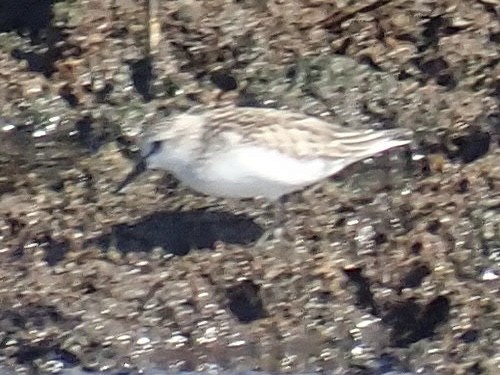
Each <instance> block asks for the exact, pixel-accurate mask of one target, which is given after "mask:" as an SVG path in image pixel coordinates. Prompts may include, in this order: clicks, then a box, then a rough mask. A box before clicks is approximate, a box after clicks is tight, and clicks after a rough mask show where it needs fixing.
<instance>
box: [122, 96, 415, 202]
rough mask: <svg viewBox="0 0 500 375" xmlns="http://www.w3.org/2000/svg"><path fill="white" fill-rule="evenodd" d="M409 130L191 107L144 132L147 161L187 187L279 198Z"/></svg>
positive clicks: (405, 138)
mask: <svg viewBox="0 0 500 375" xmlns="http://www.w3.org/2000/svg"><path fill="white" fill-rule="evenodd" d="M409 133H410V132H409V131H408V130H405V129H389V130H378V131H377V130H373V129H350V128H346V127H343V126H341V125H338V124H333V123H330V122H327V121H325V120H322V119H320V118H317V117H312V116H308V115H305V114H302V113H297V112H292V111H289V110H278V109H272V108H254V107H236V106H231V107H223V108H216V109H193V110H190V111H188V112H186V113H180V114H177V115H173V116H171V117H169V118H166V119H164V120H163V121H162V122H160V123H159V124H157V125H154V126H152V127H150V128H148V129H146V130H145V132H144V134H143V136H142V140H141V143H140V149H141V154H142V159H141V162H140V163H139V164H138V166H137V167H136V169H135V170H134V171H133V172H132V173H131V174H130V175H129V176H128V178H127V179H126V180H125V181H124V182H123V183H122V184H121V185H120V187H119V189H118V190H121V189H122V188H123V186H125V185H126V184H128V183H129V182H130V181H131V180H132V179H133V178H134V177H135V176H136V175H137V174H139V173H140V172H142V171H143V170H145V169H146V168H147V169H162V170H167V171H169V172H171V173H172V174H173V175H174V176H175V177H176V178H177V179H179V180H180V181H181V182H182V183H183V184H185V185H187V186H188V187H189V188H191V189H193V190H195V191H197V192H200V193H204V194H207V195H211V196H216V197H222V198H257V197H264V198H266V199H267V200H268V201H271V202H276V201H279V200H280V198H281V197H283V196H285V195H287V194H289V193H292V192H294V191H298V190H301V189H303V188H305V187H306V186H310V185H312V184H314V183H316V182H318V181H320V180H322V179H324V178H326V177H329V176H332V175H335V174H336V173H338V172H340V171H341V170H342V169H344V168H345V167H347V166H348V165H350V164H353V163H355V162H358V161H360V160H363V159H366V158H369V157H371V156H374V155H375V154H378V153H381V152H383V151H386V150H388V149H391V148H394V147H398V146H402V145H406V144H408V143H409V142H410V136H409Z"/></svg>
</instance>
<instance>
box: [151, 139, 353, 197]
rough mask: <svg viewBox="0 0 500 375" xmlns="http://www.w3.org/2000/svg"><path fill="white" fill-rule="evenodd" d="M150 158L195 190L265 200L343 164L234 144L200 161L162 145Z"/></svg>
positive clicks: (153, 163) (341, 162)
mask: <svg viewBox="0 0 500 375" xmlns="http://www.w3.org/2000/svg"><path fill="white" fill-rule="evenodd" d="M151 159H152V160H151V161H150V167H151V168H161V169H165V170H169V171H171V172H172V173H173V174H174V175H175V176H176V177H177V178H178V179H179V180H181V181H182V182H183V183H184V184H186V185H187V186H189V187H190V188H192V189H194V190H196V191H199V192H202V193H205V194H208V195H213V196H218V197H225V198H253V197H258V196H261V197H265V198H267V199H269V200H276V199H278V198H279V197H281V196H282V195H285V194H288V193H291V192H293V191H296V190H299V189H301V188H303V187H305V186H308V185H311V184H313V183H314V182H316V181H319V180H321V179H323V178H325V177H328V176H330V175H331V174H334V173H336V172H337V171H338V170H340V169H342V168H343V167H344V163H343V161H342V159H339V160H332V159H326V158H311V159H298V158H295V157H292V156H289V155H286V154H284V153H281V152H279V151H277V150H272V149H269V148H265V147H260V146H255V145H241V146H238V147H234V148H232V149H229V150H226V151H224V152H220V153H217V154H212V155H211V156H210V157H208V158H207V159H205V160H203V161H199V160H196V159H194V158H192V157H189V156H188V155H187V153H186V152H183V151H182V150H181V149H179V148H175V147H172V148H170V147H168V145H166V146H165V147H164V149H163V150H161V151H160V152H159V153H158V154H157V155H154V157H152V158H151Z"/></svg>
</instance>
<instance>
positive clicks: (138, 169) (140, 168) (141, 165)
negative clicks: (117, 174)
mask: <svg viewBox="0 0 500 375" xmlns="http://www.w3.org/2000/svg"><path fill="white" fill-rule="evenodd" d="M145 171H146V158H142V159H141V160H140V161H139V162H138V163H137V164H136V165H135V167H134V169H132V170H131V171H130V173H129V174H128V175H127V177H125V178H124V179H123V181H122V182H120V184H119V185H118V187H117V188H116V190H115V193H119V192H120V191H121V190H122V189H123V188H124V187H125V186H127V185H128V184H130V183H131V182H132V181H134V180H135V179H136V178H137V177H138V176H139V175H141V174H142V173H144V172H145Z"/></svg>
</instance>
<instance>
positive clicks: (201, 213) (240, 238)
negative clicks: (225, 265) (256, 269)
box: [87, 210, 264, 255]
mask: <svg viewBox="0 0 500 375" xmlns="http://www.w3.org/2000/svg"><path fill="white" fill-rule="evenodd" d="M263 233H264V230H263V228H262V227H261V226H259V225H257V224H256V223H255V222H254V221H253V220H252V219H251V218H249V217H248V216H245V215H235V214H231V213H229V212H214V211H205V210H196V211H189V212H168V211H160V212H155V213H153V214H151V215H148V216H145V217H143V218H142V219H140V220H139V221H137V222H134V223H130V224H129V223H126V224H117V225H115V226H113V228H112V230H111V233H109V234H106V235H103V236H100V237H98V238H96V239H94V240H92V241H91V242H92V244H94V245H97V247H99V248H101V249H103V250H107V249H109V248H110V247H111V246H114V247H116V249H117V250H119V251H120V252H122V253H129V252H149V251H151V250H152V249H154V248H158V247H161V248H162V249H164V251H165V252H167V253H171V254H174V255H186V254H187V253H188V252H189V251H190V250H191V249H210V248H212V247H213V246H214V244H215V243H216V242H217V241H222V242H224V243H228V244H241V245H248V244H250V243H252V242H255V241H257V240H258V239H259V238H260V237H261V236H262V235H263ZM87 245H89V244H87Z"/></svg>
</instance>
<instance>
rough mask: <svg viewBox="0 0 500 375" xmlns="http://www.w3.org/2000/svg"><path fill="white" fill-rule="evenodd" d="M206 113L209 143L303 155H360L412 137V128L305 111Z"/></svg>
mask: <svg viewBox="0 0 500 375" xmlns="http://www.w3.org/2000/svg"><path fill="white" fill-rule="evenodd" d="M204 115H205V116H206V121H207V124H209V126H208V127H206V131H205V133H204V135H203V142H204V143H205V144H211V145H216V144H219V146H220V147H223V145H224V146H229V147H231V145H230V144H233V146H236V145H237V144H238V143H239V144H243V143H250V144H255V145H260V146H268V147H269V148H273V149H277V150H280V151H282V152H283V153H287V154H291V155H294V156H296V157H301V158H314V157H326V158H346V157H351V156H354V157H356V155H357V154H359V155H361V154H363V153H364V152H366V150H369V149H370V148H371V147H372V146H373V145H374V144H375V143H378V144H379V145H378V148H380V147H382V148H383V142H384V141H387V148H389V147H393V145H394V142H392V143H391V141H393V140H396V139H398V140H401V144H404V143H407V142H406V141H405V140H408V131H406V130H403V129H391V130H382V131H376V130H371V129H359V130H358V129H354V130H353V129H348V128H345V127H342V126H340V125H338V124H331V123H328V122H326V121H324V120H321V119H319V118H316V117H312V116H308V115H304V114H301V113H295V112H291V111H286V110H276V109H270V108H243V107H232V108H230V109H227V108H220V109H215V110H209V111H207V112H205V113H204ZM381 144H382V146H380V145H381ZM391 144H392V146H391Z"/></svg>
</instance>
